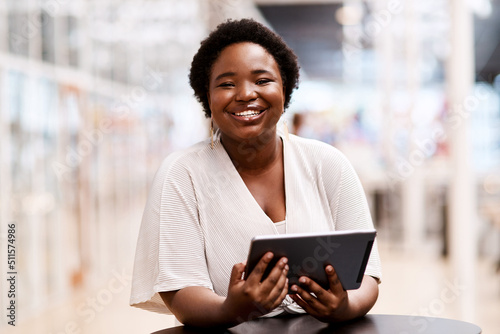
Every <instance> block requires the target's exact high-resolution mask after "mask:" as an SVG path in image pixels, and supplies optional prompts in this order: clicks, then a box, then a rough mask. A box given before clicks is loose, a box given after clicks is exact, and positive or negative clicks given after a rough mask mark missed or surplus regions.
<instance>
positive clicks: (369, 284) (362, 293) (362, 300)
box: [339, 275, 378, 320]
mask: <svg viewBox="0 0 500 334" xmlns="http://www.w3.org/2000/svg"><path fill="white" fill-rule="evenodd" d="M347 294H348V300H349V306H348V309H347V310H346V312H345V314H343V316H342V319H339V320H351V319H355V318H359V317H362V316H364V315H365V314H366V313H368V311H370V309H371V308H372V307H373V305H375V302H376V301H377V298H378V282H377V281H376V280H375V278H373V277H371V276H366V275H365V276H364V277H363V281H362V283H361V286H360V287H359V289H356V290H348V291H347Z"/></svg>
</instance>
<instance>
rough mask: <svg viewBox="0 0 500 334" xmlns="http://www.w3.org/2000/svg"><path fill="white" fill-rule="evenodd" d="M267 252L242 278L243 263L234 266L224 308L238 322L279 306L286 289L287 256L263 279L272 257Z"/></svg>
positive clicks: (286, 291)
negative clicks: (244, 277) (248, 273)
mask: <svg viewBox="0 0 500 334" xmlns="http://www.w3.org/2000/svg"><path fill="white" fill-rule="evenodd" d="M273 256H274V255H273V253H271V252H268V253H266V254H264V256H263V257H262V258H261V259H260V261H259V262H258V263H257V265H256V266H255V268H254V269H253V270H252V272H251V273H250V275H248V277H247V279H246V280H244V279H243V273H244V271H245V264H244V263H238V264H235V265H234V266H233V270H232V272H231V278H230V281H229V288H228V294H227V298H226V300H225V301H224V305H223V307H224V310H225V312H227V313H226V314H227V315H230V317H231V318H232V319H233V321H236V322H237V323H241V322H244V321H248V320H251V319H254V318H257V317H259V316H261V315H264V314H266V313H268V312H270V311H272V310H273V309H274V308H276V307H278V306H279V305H280V304H281V302H282V301H283V299H285V297H286V295H287V293H288V279H287V277H286V275H287V273H288V269H289V268H288V264H287V262H288V260H287V258H281V259H280V260H279V261H278V262H277V263H276V265H275V266H274V268H273V269H272V270H271V272H270V273H269V275H268V276H267V277H266V279H265V280H263V281H262V282H261V279H262V275H263V274H264V271H265V270H266V268H267V266H268V265H269V263H270V262H271V260H272V258H273Z"/></svg>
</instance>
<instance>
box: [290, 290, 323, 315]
mask: <svg viewBox="0 0 500 334" xmlns="http://www.w3.org/2000/svg"><path fill="white" fill-rule="evenodd" d="M292 290H293V291H295V292H296V293H295V294H291V295H290V297H291V298H292V299H293V301H294V302H296V303H297V305H299V306H300V307H302V308H303V309H304V311H306V312H307V313H308V314H310V315H313V316H314V315H316V314H318V312H317V310H316V308H314V307H313V306H312V305H310V304H309V303H307V302H306V301H305V300H304V299H303V298H302V297H301V292H302V291H303V290H302V289H301V288H300V287H298V286H297V285H293V286H292ZM299 290H300V291H299Z"/></svg>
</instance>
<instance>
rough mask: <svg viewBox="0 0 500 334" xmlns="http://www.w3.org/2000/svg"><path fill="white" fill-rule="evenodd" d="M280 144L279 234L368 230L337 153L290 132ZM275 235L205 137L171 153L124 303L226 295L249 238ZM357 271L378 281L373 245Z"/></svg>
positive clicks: (151, 202) (158, 304) (351, 178)
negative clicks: (282, 221)
mask: <svg viewBox="0 0 500 334" xmlns="http://www.w3.org/2000/svg"><path fill="white" fill-rule="evenodd" d="M282 142H283V157H284V168H285V194H286V217H287V218H286V233H305V232H319V231H331V230H351V229H370V228H373V223H372V219H371V216H370V211H369V209H368V205H367V202H366V198H365V194H364V192H363V188H362V187H361V184H360V182H359V180H358V177H357V176H356V173H355V171H354V169H353V168H352V166H351V164H350V163H349V162H348V161H347V159H346V158H345V157H344V155H343V154H342V153H340V152H339V151H338V150H337V149H335V148H334V147H332V146H330V145H328V144H325V143H322V142H319V141H316V140H311V139H304V138H300V137H297V136H293V135H290V136H289V139H284V138H282ZM253 154H255V153H254V152H253V151H248V158H249V159H252V157H253ZM278 233H279V232H278V230H277V227H276V225H275V224H274V223H273V221H272V220H271V219H270V218H269V217H268V216H267V215H266V214H265V213H264V211H263V210H262V209H261V207H260V206H259V204H258V203H257V201H256V200H255V199H254V197H253V196H252V194H251V193H250V191H249V190H248V188H247V187H246V185H245V183H244V182H243V180H242V178H241V177H240V175H239V174H238V171H237V170H236V168H235V167H234V165H233V163H232V162H231V159H230V158H229V156H228V154H227V153H226V151H225V149H224V147H223V146H222V144H221V143H220V140H219V139H218V138H217V139H216V141H215V146H214V148H211V146H210V141H209V140H207V141H204V142H200V143H198V144H196V145H194V146H192V147H190V148H188V149H185V150H182V151H179V152H176V153H172V154H171V155H169V156H168V157H167V158H166V159H165V160H164V161H163V163H162V164H161V166H160V168H159V170H158V172H157V173H156V175H155V178H154V181H153V184H152V187H151V192H150V194H149V198H148V201H147V204H146V208H145V210H144V215H143V218H142V224H141V228H140V231H139V238H138V241H137V248H136V256H135V263H134V272H133V279H132V293H131V298H130V304H131V305H132V306H136V307H140V308H143V309H146V310H150V311H155V312H160V313H167V314H171V313H170V311H169V310H168V308H167V307H166V306H165V304H164V303H163V301H162V299H161V297H160V295H159V294H158V292H161V291H175V290H179V289H182V288H185V287H189V286H201V287H206V288H207V289H211V290H213V291H214V292H215V293H216V294H218V295H220V296H226V295H227V289H228V284H229V277H230V274H231V269H232V267H233V265H234V264H236V263H239V262H243V261H245V260H246V258H247V255H248V249H249V246H250V240H251V239H252V237H253V236H255V235H263V234H278ZM365 274H366V275H371V276H373V277H375V278H377V279H378V280H380V278H381V268H380V260H379V254H378V250H377V245H376V242H375V244H374V246H373V250H372V253H371V256H370V259H369V261H368V265H367V268H366V271H365ZM290 300H291V299H289V298H287V299H286V300H285V301H284V303H283V304H282V306H280V307H279V309H277V310H275V312H272V314H278V313H281V312H282V310H286V309H287V307H289V304H290ZM295 306H296V307H294V309H297V308H298V309H299V311H300V308H299V307H298V306H297V305H295ZM290 311H292V312H293V310H291V309H290Z"/></svg>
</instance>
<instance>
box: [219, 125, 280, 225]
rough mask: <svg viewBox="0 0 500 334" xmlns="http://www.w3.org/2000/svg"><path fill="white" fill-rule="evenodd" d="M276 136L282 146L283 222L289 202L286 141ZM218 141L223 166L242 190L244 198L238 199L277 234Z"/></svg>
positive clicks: (269, 219) (271, 221) (271, 222)
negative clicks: (257, 214)
mask: <svg viewBox="0 0 500 334" xmlns="http://www.w3.org/2000/svg"><path fill="white" fill-rule="evenodd" d="M278 136H279V137H280V139H281V145H282V148H283V150H282V154H283V183H284V188H285V221H286V220H287V217H288V209H289V207H290V206H289V205H288V203H289V201H290V198H289V192H288V188H289V187H288V181H287V180H288V177H289V175H288V170H287V143H286V139H284V138H283V136H282V135H281V134H280V133H278ZM217 139H218V142H219V143H218V144H219V145H218V146H220V149H221V150H222V151H223V155H224V162H225V164H227V165H228V166H227V167H228V170H230V171H231V173H232V174H233V175H232V179H233V180H235V181H236V182H237V183H238V188H240V189H243V190H242V191H241V192H239V193H241V194H242V196H244V198H240V200H242V201H245V203H247V204H248V205H251V206H252V208H251V209H252V210H255V212H259V215H261V216H263V217H265V219H266V220H267V222H268V223H270V224H272V226H273V228H274V230H275V231H276V232H277V230H276V227H275V226H274V224H275V223H274V222H273V220H272V219H271V218H270V217H269V216H268V215H267V214H266V212H265V211H264V210H263V209H262V207H261V206H260V205H259V203H258V202H257V200H256V199H255V197H254V196H253V195H252V193H251V192H250V189H248V187H247V185H246V183H245V181H243V178H242V177H241V175H240V173H238V170H237V169H236V167H235V166H234V164H233V162H232V161H231V157H229V154H228V153H227V151H226V149H225V148H224V146H223V145H222V143H221V142H220V136H219V137H218V138H217Z"/></svg>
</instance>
